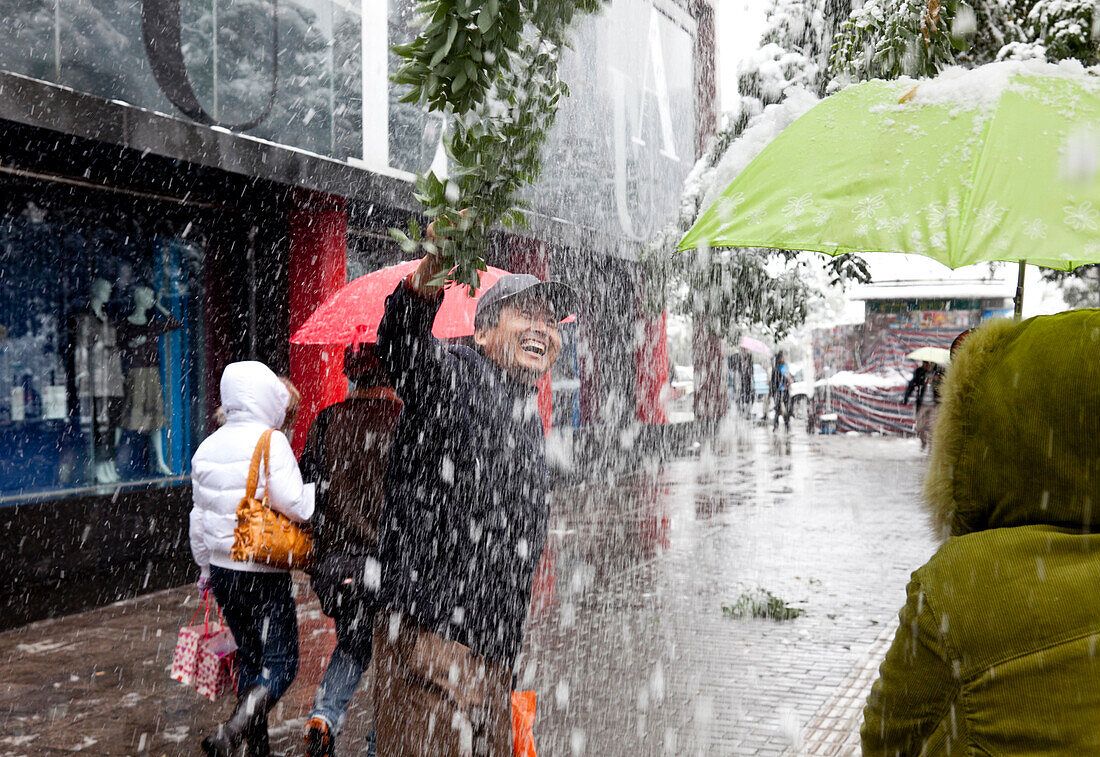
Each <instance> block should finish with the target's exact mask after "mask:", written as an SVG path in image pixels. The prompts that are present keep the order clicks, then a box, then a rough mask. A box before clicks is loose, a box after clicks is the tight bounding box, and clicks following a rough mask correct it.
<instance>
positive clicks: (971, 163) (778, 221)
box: [679, 62, 1100, 308]
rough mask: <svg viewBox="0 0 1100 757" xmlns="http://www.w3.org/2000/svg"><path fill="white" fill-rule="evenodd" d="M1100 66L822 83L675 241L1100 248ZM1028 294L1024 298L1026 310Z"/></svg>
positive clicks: (1072, 252) (1064, 257)
mask: <svg viewBox="0 0 1100 757" xmlns="http://www.w3.org/2000/svg"><path fill="white" fill-rule="evenodd" d="M1098 169H1100V77H1096V76H1093V75H1091V74H1089V73H1087V72H1086V71H1085V70H1084V69H1083V68H1082V67H1081V66H1080V65H1079V64H1073V65H1071V64H1068V63H1062V64H1059V65H1053V64H1040V63H1018V62H1006V63H993V64H989V65H987V66H982V67H980V68H977V69H973V70H965V69H949V70H948V71H945V72H944V73H942V74H941V75H940V76H938V77H936V78H935V79H927V80H920V81H914V80H910V79H903V80H896V81H879V80H876V81H870V82H865V83H863V84H858V85H854V86H851V87H848V88H847V89H844V90H842V91H841V92H839V93H838V94H836V95H833V96H831V97H827V98H825V99H824V100H822V101H821V102H820V103H819V104H817V105H816V106H814V107H813V108H812V109H810V111H809V112H807V113H806V114H805V115H803V116H802V117H801V118H799V119H798V120H797V121H795V122H794V123H793V124H791V125H790V126H789V127H787V128H786V129H785V130H784V131H783V132H782V133H780V134H779V136H777V137H776V138H775V139H774V140H773V141H772V142H771V143H770V144H769V145H768V146H767V147H766V148H764V150H763V151H762V152H761V153H760V154H759V155H758V156H757V157H756V158H755V159H754V160H753V161H752V162H751V163H749V164H748V166H746V167H745V169H744V170H743V171H741V173H740V174H739V175H738V176H737V178H736V179H734V181H733V182H732V183H731V184H730V185H729V186H728V187H727V188H726V189H725V190H724V191H723V192H722V193H721V195H719V197H718V199H717V200H716V201H715V202H714V203H713V205H711V207H710V208H708V209H707V210H706V212H704V213H703V215H702V216H700V218H699V220H698V221H696V223H695V225H694V226H692V227H691V229H690V230H689V231H688V233H687V235H686V236H685V237H684V238H683V240H681V242H680V245H679V249H680V250H689V249H695V248H699V247H768V248H775V249H790V250H816V251H817V252H822V253H825V254H827V255H840V254H843V253H848V252H899V253H916V254H920V255H926V256H928V257H931V258H934V259H935V260H938V261H940V262H941V263H944V264H945V265H948V266H950V267H952V268H958V267H959V266H964V265H970V264H972V263H978V262H982V261H1020V262H1021V279H1020V280H1021V286H1022V281H1023V276H1022V274H1023V265H1022V264H1023V262H1024V261H1027V262H1031V263H1036V264H1039V265H1043V266H1048V267H1051V268H1059V269H1063V270H1070V269H1073V268H1076V267H1077V266H1080V265H1084V264H1087V263H1094V262H1100V170H1098ZM1019 304H1020V303H1019V298H1018V301H1017V308H1019Z"/></svg>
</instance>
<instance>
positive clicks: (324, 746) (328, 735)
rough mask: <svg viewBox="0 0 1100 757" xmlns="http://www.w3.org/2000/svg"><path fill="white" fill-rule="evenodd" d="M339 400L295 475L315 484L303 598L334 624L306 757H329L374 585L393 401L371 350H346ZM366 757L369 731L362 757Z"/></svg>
mask: <svg viewBox="0 0 1100 757" xmlns="http://www.w3.org/2000/svg"><path fill="white" fill-rule="evenodd" d="M344 374H345V375H347V377H348V379H349V380H350V381H351V389H350V391H349V392H348V397H347V399H345V400H344V401H343V402H339V403H337V404H335V405H331V406H329V407H326V408H325V409H324V410H322V411H321V412H320V413H319V414H318V415H317V418H316V419H315V420H314V421H313V425H312V426H310V429H309V435H308V436H307V437H306V447H305V451H304V452H303V453H302V476H303V477H304V478H305V480H307V481H315V482H317V492H318V493H317V509H316V512H315V513H314V516H313V549H314V556H315V563H314V567H313V571H312V583H313V590H314V592H315V593H316V594H317V596H318V597H319V598H320V600H321V608H322V610H323V611H324V613H325V614H326V615H328V616H329V617H331V618H333V619H334V620H335V621H336V649H335V650H334V651H333V653H332V657H331V658H330V659H329V663H328V667H327V668H326V669H325V675H324V678H323V679H322V680H321V685H320V687H319V688H318V689H317V697H316V699H315V700H314V704H313V711H312V712H311V713H310V715H309V719H308V720H307V721H306V737H305V738H306V752H307V754H308V755H309V757H330V756H331V755H333V754H334V753H335V742H336V738H337V736H338V735H339V733H340V731H341V729H342V728H343V726H344V720H345V719H346V717H347V709H348V704H349V703H350V702H351V698H352V695H353V694H354V693H355V690H356V688H357V687H358V686H359V681H360V679H361V678H362V676H363V671H365V670H366V669H367V667H368V666H369V665H370V661H371V643H372V636H373V633H374V613H375V606H376V601H377V596H376V595H377V588H378V580H379V566H378V560H377V553H378V523H379V519H380V518H381V514H382V507H383V503H384V496H385V495H384V491H383V481H384V479H385V471H386V462H387V460H388V459H389V455H390V442H391V441H392V439H393V433H394V430H395V429H396V428H397V419H398V416H399V415H400V414H401V400H399V399H398V398H397V394H396V393H394V390H393V386H392V382H391V381H390V377H389V375H388V374H386V372H385V370H384V369H383V368H382V366H381V364H380V363H379V362H378V359H377V358H376V357H375V353H374V345H371V344H364V345H359V346H358V347H355V348H349V349H348V350H347V351H346V352H345V354H344ZM373 754H374V732H373V730H372V731H371V734H370V736H369V737H368V745H367V751H366V755H368V757H369V756H370V755H373Z"/></svg>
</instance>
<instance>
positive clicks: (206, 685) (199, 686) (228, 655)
mask: <svg viewBox="0 0 1100 757" xmlns="http://www.w3.org/2000/svg"><path fill="white" fill-rule="evenodd" d="M198 656H199V665H198V669H197V670H196V672H195V691H197V692H199V695H200V696H204V697H206V698H207V699H209V700H210V701H211V702H216V701H218V699H219V698H220V697H221V696H222V695H223V694H228V693H233V692H235V691H236V688H237V667H236V666H237V642H235V641H234V640H233V634H231V633H230V632H229V629H228V628H226V629H223V630H221V631H219V632H218V633H216V634H214V635H212V636H210V637H208V638H206V639H203V640H202V641H200V642H199V655H198Z"/></svg>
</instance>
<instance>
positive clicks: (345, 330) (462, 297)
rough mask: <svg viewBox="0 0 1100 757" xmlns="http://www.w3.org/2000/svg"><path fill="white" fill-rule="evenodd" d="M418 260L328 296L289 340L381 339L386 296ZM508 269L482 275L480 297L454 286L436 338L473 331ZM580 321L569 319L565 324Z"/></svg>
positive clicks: (445, 298) (363, 278) (435, 327)
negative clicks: (482, 305) (482, 302)
mask: <svg viewBox="0 0 1100 757" xmlns="http://www.w3.org/2000/svg"><path fill="white" fill-rule="evenodd" d="M419 264H420V261H419V260H406V261H405V262H403V263H398V264H397V265H393V266H390V267H389V268H383V269H381V270H379V271H374V272H373V273H368V274H366V275H365V276H360V277H359V278H357V279H356V280H355V281H352V282H349V283H348V284H346V285H345V286H344V287H342V288H341V289H340V291H338V292H336V293H335V294H334V295H332V296H331V297H329V298H328V299H327V300H325V301H324V302H323V303H321V306H320V307H319V308H317V309H316V310H314V311H313V315H311V316H310V317H309V318H307V319H306V322H305V323H303V324H302V327H301V328H299V329H298V330H297V331H296V332H294V336H292V337H291V338H290V341H291V342H292V343H294V344H357V343H361V342H374V341H377V339H378V324H379V323H380V322H381V321H382V314H383V313H384V312H385V310H386V298H387V297H389V296H390V293H391V292H393V290H394V289H395V288H396V287H397V284H398V282H399V281H401V279H403V278H405V277H406V276H408V275H409V274H410V273H412V272H413V271H415V270H416V266H417V265H419ZM507 275H508V271H505V270H504V269H503V268H494V267H493V266H489V268H488V270H486V271H482V272H481V286H479V287H478V290H477V292H478V293H477V295H476V296H474V297H470V296H469V295H468V294H467V293H466V287H464V286H452V287H449V288H448V289H447V290H446V291H445V292H444V294H443V304H442V305H440V307H439V312H438V313H437V314H436V316H435V323H434V325H433V326H432V333H433V334H434V335H435V336H436V338H437V339H454V338H456V337H460V336H471V335H472V334H473V333H474V311H475V310H476V309H477V300H478V297H480V296H481V293H482V292H484V291H485V290H486V289H488V288H489V287H491V286H492V285H493V284H495V283H496V281H497V279H499V278H500V277H501V276H507ZM573 320H575V319H574V317H573V316H569V317H568V318H566V319H565V320H564V321H562V323H569V322H571V321H573Z"/></svg>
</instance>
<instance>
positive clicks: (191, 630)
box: [169, 592, 236, 696]
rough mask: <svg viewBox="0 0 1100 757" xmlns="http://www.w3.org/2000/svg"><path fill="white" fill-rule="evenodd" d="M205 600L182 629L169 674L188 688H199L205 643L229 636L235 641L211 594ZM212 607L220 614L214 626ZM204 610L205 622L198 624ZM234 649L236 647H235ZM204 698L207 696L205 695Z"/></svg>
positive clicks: (207, 594)
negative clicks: (194, 686) (197, 619)
mask: <svg viewBox="0 0 1100 757" xmlns="http://www.w3.org/2000/svg"><path fill="white" fill-rule="evenodd" d="M203 599H204V600H205V601H204V603H203V604H202V605H200V606H199V607H198V608H197V609H196V610H195V614H194V615H192V616H191V620H190V622H189V623H188V624H187V625H186V626H184V627H183V628H181V629H180V632H179V636H178V637H177V639H176V651H175V653H174V654H173V655H172V671H171V673H169V677H170V678H171V679H172V680H173V681H179V682H180V683H182V684H184V685H186V686H192V685H196V686H197V684H198V683H199V663H200V662H201V660H202V648H203V644H204V642H206V641H208V640H210V639H211V638H214V637H221V636H223V635H224V636H228V638H229V640H230V641H232V639H233V636H232V634H230V632H229V629H228V628H226V626H225V622H224V621H223V620H222V617H221V610H220V609H218V606H217V604H216V603H214V602H213V598H212V596H211V592H206V593H205V594H204V595H203ZM211 605H213V607H214V609H215V610H216V611H217V613H218V620H217V622H215V623H214V625H211V624H210V607H211ZM203 609H205V610H206V612H205V615H204V617H203V622H202V623H201V624H196V623H195V619H196V618H197V617H198V616H199V613H200V612H201V611H202V610H203ZM222 647H224V644H222ZM219 648H221V647H219ZM234 648H236V647H235V646H234ZM204 696H206V695H205V694H204Z"/></svg>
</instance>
